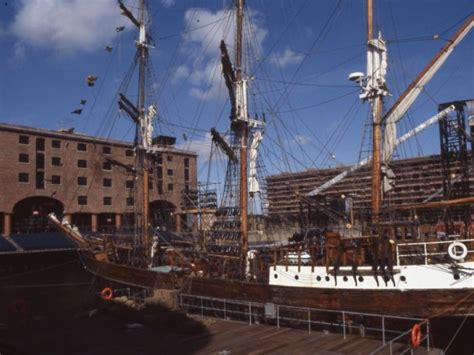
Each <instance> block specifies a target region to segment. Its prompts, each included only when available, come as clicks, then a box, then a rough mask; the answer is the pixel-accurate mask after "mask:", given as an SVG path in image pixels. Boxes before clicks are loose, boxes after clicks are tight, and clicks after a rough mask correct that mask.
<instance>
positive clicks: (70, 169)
mask: <svg viewBox="0 0 474 355" xmlns="http://www.w3.org/2000/svg"><path fill="white" fill-rule="evenodd" d="M174 142H175V139H174V138H173V137H164V136H159V137H158V138H157V139H155V141H154V143H155V144H156V145H158V151H159V152H160V151H161V153H158V154H157V155H156V156H155V158H156V159H154V162H153V172H152V175H151V177H150V180H151V181H150V213H151V218H152V220H153V221H154V222H157V223H160V224H164V225H166V226H168V228H170V229H172V230H177V231H180V230H181V229H182V228H183V227H184V228H186V227H190V225H189V221H193V220H195V219H193V218H188V216H187V215H185V211H183V210H182V208H181V206H182V205H183V203H182V202H183V193H182V192H183V191H184V190H185V189H186V190H195V189H196V187H197V177H196V158H197V155H196V154H195V153H193V152H189V151H184V150H179V149H176V148H174V146H173V145H174ZM0 152H1V154H0V182H1V184H0V231H1V233H2V234H3V235H9V234H11V233H23V232H28V231H31V230H35V229H39V230H41V229H43V228H45V227H46V225H47V223H46V215H47V213H49V212H55V213H57V214H59V215H63V214H64V215H65V216H66V217H68V218H69V219H70V220H71V222H72V223H73V224H75V225H77V226H79V227H81V228H83V229H85V230H90V231H93V232H94V231H101V230H110V229H114V228H115V227H121V226H123V225H125V224H127V225H130V224H133V221H134V215H135V214H134V210H135V209H134V205H135V196H134V191H135V189H134V184H135V181H134V178H133V170H132V169H131V168H132V165H133V162H134V159H135V158H134V155H135V154H134V150H133V146H132V144H130V143H128V142H123V141H117V140H109V139H103V138H97V137H93V136H88V135H83V134H78V133H74V132H73V131H72V130H68V131H64V130H62V131H52V130H45V129H38V128H30V127H23V126H16V125H9V124H0ZM183 217H185V218H183ZM39 230H38V231H39Z"/></svg>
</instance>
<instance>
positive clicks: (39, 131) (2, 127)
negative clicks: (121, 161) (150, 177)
mask: <svg viewBox="0 0 474 355" xmlns="http://www.w3.org/2000/svg"><path fill="white" fill-rule="evenodd" d="M0 131H10V132H18V133H29V134H36V135H42V136H45V137H51V138H61V139H70V140H75V141H80V142H89V143H100V144H106V145H112V146H120V147H123V148H130V149H133V144H132V143H130V142H127V141H121V140H116V139H110V138H103V137H95V136H91V135H88V134H84V133H76V132H74V133H69V132H64V131H54V130H50V129H45V128H37V127H28V126H22V125H16V124H9V123H0ZM160 148H161V149H162V151H163V152H165V153H166V152H170V153H171V152H172V153H175V154H181V155H190V156H196V157H197V153H196V152H193V151H188V150H182V149H176V148H173V147H160Z"/></svg>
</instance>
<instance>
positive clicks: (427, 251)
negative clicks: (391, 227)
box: [396, 239, 474, 266]
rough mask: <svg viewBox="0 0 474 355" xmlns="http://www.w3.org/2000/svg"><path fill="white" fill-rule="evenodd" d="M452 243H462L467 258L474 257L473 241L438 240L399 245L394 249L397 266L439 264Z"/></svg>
mask: <svg viewBox="0 0 474 355" xmlns="http://www.w3.org/2000/svg"><path fill="white" fill-rule="evenodd" d="M453 242H459V243H463V244H464V245H465V246H466V248H467V256H466V258H469V257H470V256H471V255H474V239H456V240H439V241H433V242H412V243H400V244H397V247H396V257H397V266H401V265H411V264H415V263H416V264H417V263H424V264H425V265H428V264H433V263H439V262H440V260H443V259H444V257H445V256H447V255H448V248H449V245H450V244H452V243H453Z"/></svg>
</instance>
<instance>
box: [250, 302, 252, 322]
mask: <svg viewBox="0 0 474 355" xmlns="http://www.w3.org/2000/svg"><path fill="white" fill-rule="evenodd" d="M249 325H252V303H251V302H249Z"/></svg>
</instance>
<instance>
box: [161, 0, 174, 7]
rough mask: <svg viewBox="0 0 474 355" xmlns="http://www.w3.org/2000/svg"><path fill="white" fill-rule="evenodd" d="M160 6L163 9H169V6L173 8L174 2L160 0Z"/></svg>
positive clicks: (171, 0)
mask: <svg viewBox="0 0 474 355" xmlns="http://www.w3.org/2000/svg"><path fill="white" fill-rule="evenodd" d="M161 4H162V5H163V6H164V7H171V6H174V4H175V0H161Z"/></svg>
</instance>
